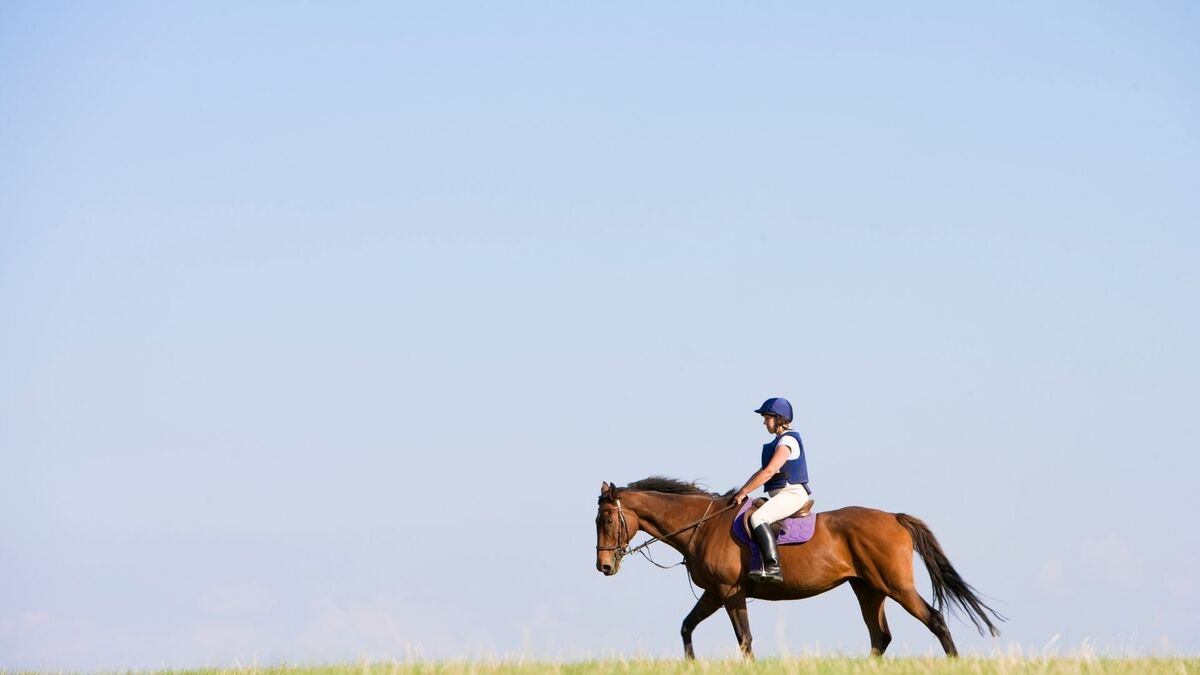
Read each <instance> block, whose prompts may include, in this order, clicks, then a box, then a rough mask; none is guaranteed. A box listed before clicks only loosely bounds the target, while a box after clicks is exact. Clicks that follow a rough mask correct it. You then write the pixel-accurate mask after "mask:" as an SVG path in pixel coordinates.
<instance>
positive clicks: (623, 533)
mask: <svg viewBox="0 0 1200 675" xmlns="http://www.w3.org/2000/svg"><path fill="white" fill-rule="evenodd" d="M613 502H614V503H615V504H616V505H617V518H618V520H619V522H620V523H621V530H620V532H618V533H617V545H616V546H597V547H596V550H597V551H613V557H615V558H616V560H617V562H618V563H619V562H620V561H621V558H624V557H625V556H627V555H630V554H633V553H637V552H639V551H641V550H642V549H644V548H646V547H647V546H649V545H650V544H653V543H654V542H656V541H662V540H664V539H668V538H670V537H674V536H675V535H677V534H679V533H681V532H687V531H688V530H690V529H692V528H694V527H699V526H700V525H701V524H702V523H703V522H704V521H706V520H709V519H711V518H716V517H717V516H719V515H721V514H722V513H725V512H726V511H728V510H730V509H732V508H735V507H737V506H739V504H730V505H728V506H726V507H725V508H723V509H721V510H720V511H716V512H715V513H711V514H710V513H709V511H711V510H712V505H713V503H714V502H716V500H715V499H714V500H712V501H710V502H709V503H708V507H707V508H706V509H704V515H703V516H702V517H701V518H700V520H697V521H696V522H694V523H692V524H691V525H686V526H684V527H681V528H679V529H678V530H675V531H674V532H668V533H667V534H664V535H662V536H659V537H650V539H649V540H647V541H644V542H642V543H640V544H638V545H637V546H634V547H633V548H629V540H630V538H631V537H630V536H629V526H628V525H626V523H625V511H624V509H623V508H622V507H621V500H620V499H613ZM695 536H696V533H695V532H692V536H691V537H689V538H688V544H689V545H690V544H691V543H692V537H695ZM622 538H624V539H625V542H626V543H625V546H621V545H620V544H621V539H622ZM642 555H643V556H645V555H646V553H645V552H642ZM646 559H647V560H649V561H650V562H652V563H654V564H655V565H658V563H655V562H654V560H652V559H651V558H650V557H649V556H646ZM658 566H659V567H662V565H658Z"/></svg>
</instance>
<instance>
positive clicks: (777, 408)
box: [754, 398, 792, 422]
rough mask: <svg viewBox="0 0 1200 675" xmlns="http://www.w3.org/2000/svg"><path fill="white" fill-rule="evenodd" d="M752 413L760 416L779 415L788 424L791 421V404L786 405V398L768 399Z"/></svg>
mask: <svg viewBox="0 0 1200 675" xmlns="http://www.w3.org/2000/svg"><path fill="white" fill-rule="evenodd" d="M754 412H756V413H758V414H760V415H779V416H780V417H782V418H783V419H785V420H787V421H788V422H791V421H792V404H791V403H788V400H787V399H786V398H769V399H767V400H765V401H763V404H762V405H761V406H759V408H758V410H755V411H754Z"/></svg>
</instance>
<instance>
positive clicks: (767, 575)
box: [750, 566, 783, 584]
mask: <svg viewBox="0 0 1200 675" xmlns="http://www.w3.org/2000/svg"><path fill="white" fill-rule="evenodd" d="M750 581H755V582H758V583H764V584H778V583H781V582H782V581H783V571H782V570H781V569H780V568H779V567H778V566H776V567H775V568H774V569H761V570H750Z"/></svg>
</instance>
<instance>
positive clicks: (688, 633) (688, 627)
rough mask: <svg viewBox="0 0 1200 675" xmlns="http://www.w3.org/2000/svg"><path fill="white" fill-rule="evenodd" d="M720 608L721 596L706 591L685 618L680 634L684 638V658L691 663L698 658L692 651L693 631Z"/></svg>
mask: <svg viewBox="0 0 1200 675" xmlns="http://www.w3.org/2000/svg"><path fill="white" fill-rule="evenodd" d="M720 606H721V596H719V595H717V594H716V593H714V592H712V591H704V594H703V595H701V596H700V599H699V600H698V601H697V602H696V606H695V607H693V608H692V611H690V612H688V615H687V616H685V617H684V618H683V628H681V629H680V631H679V634H680V635H681V636H683V656H684V657H685V658H686V659H688V660H689V661H693V660H695V658H696V652H694V651H692V631H694V630H696V626H698V625H700V622H701V621H703V620H705V619H707V618H708V617H710V616H712V614H713V612H715V611H717V608H718V607H720Z"/></svg>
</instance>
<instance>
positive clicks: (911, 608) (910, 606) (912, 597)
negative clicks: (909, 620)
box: [891, 586, 958, 656]
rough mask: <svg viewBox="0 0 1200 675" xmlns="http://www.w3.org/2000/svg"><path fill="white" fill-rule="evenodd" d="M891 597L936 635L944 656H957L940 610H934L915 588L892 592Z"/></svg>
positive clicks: (952, 639) (956, 649)
mask: <svg viewBox="0 0 1200 675" xmlns="http://www.w3.org/2000/svg"><path fill="white" fill-rule="evenodd" d="M891 598H892V599H893V600H895V601H896V602H898V603H900V606H901V607H903V608H904V609H905V610H906V611H907V612H908V613H909V614H912V615H913V616H914V617H916V619H917V621H920V622H921V623H923V624H925V627H926V628H928V629H929V630H930V632H932V633H933V634H934V635H935V636H937V639H938V642H941V643H942V649H944V650H945V651H946V656H958V648H957V647H955V646H954V638H951V637H950V629H949V628H947V627H946V619H945V618H944V617H943V616H942V614H941V612H939V611H937V610H935V609H934V608H933V607H932V606H931V605H930V604H929V603H928V602H925V598H922V597H921V594H920V593H918V592H917V589H916V588H913V587H911V586H910V587H908V588H906V589H904V590H902V591H900V592H898V593H895V594H892V595H891Z"/></svg>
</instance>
